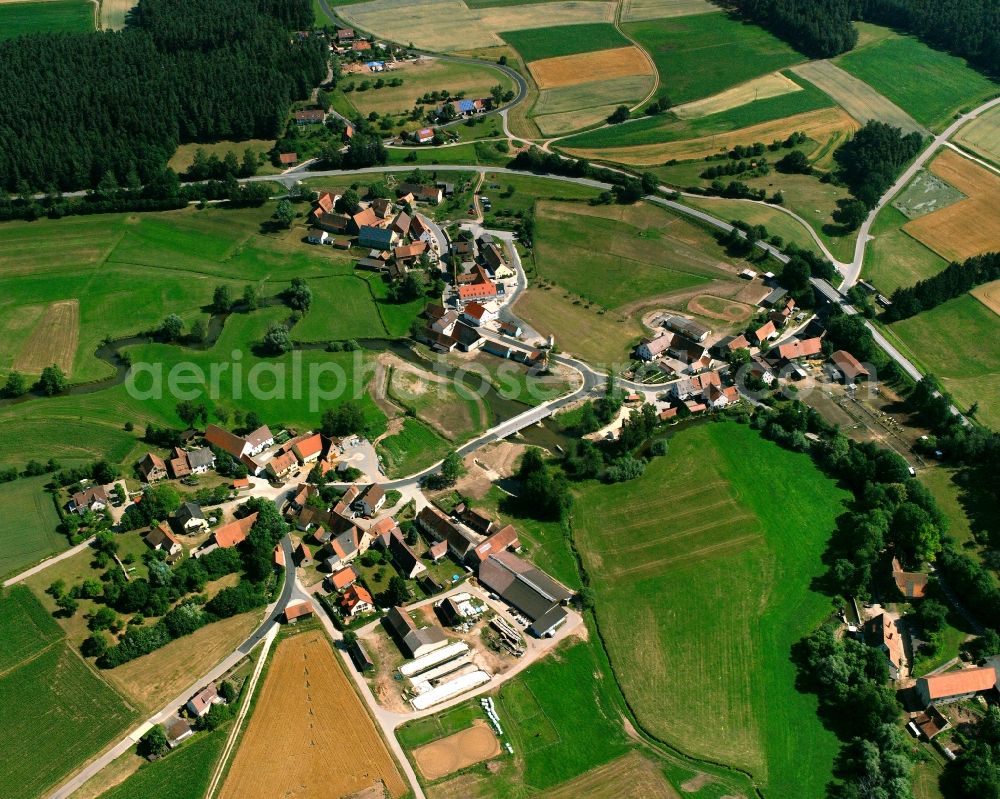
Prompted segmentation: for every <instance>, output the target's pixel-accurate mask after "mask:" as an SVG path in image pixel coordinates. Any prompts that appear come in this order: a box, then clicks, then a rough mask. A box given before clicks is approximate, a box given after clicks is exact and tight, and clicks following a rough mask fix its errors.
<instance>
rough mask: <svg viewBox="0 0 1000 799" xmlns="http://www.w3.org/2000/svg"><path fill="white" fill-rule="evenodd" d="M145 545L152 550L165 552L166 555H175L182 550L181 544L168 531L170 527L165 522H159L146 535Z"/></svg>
mask: <svg viewBox="0 0 1000 799" xmlns="http://www.w3.org/2000/svg"><path fill="white" fill-rule="evenodd" d="M146 543H147V544H149V546H150V547H152V548H153V549H155V550H160V551H162V552H166V553H167V554H168V555H176V554H177V553H178V552H180V551H181V549H183V547H182V546H181V542H180V541H178V540H177V538H176V536H174V534H173V533H172V532H171V530H170V525H168V524H167V523H166V522H160V523H159V524H158V525H157V526H156V527H154V528H153V529H152V530H150V531H149V532H148V533H147V534H146Z"/></svg>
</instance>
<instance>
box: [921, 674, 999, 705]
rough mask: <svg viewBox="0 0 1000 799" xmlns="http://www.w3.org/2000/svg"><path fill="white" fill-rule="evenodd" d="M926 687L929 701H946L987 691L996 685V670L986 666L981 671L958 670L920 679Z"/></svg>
mask: <svg viewBox="0 0 1000 799" xmlns="http://www.w3.org/2000/svg"><path fill="white" fill-rule="evenodd" d="M920 679H921V681H923V682H924V683H925V684H926V685H927V695H928V696H929V697H930V698H931V699H946V698H948V697H949V696H961V695H962V694H971V693H976V692H978V691H988V690H989V689H990V688H992V687H993V686H995V685H996V683H997V673H996V669H994V668H993V667H992V666H987V667H985V668H981V669H960V670H959V671H949V672H947V673H945V674H934V675H932V676H930V677H921V678H920Z"/></svg>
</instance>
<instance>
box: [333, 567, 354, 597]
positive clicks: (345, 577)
mask: <svg viewBox="0 0 1000 799" xmlns="http://www.w3.org/2000/svg"><path fill="white" fill-rule="evenodd" d="M357 579H358V573H357V572H356V571H355V570H354V567H353V566H348V567H347V568H346V569H341V570H340V571H339V572H334V573H333V574H331V575H330V585H332V586H333V589H334V590H335V591H340V590H341V589H342V588H347V587H348V586H349V585H350V584H351V583H353V582H355V581H357Z"/></svg>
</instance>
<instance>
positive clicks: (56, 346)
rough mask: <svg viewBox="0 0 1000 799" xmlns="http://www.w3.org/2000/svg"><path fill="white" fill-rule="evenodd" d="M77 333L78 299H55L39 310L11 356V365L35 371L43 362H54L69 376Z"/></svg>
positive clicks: (32, 372) (78, 333)
mask: <svg viewBox="0 0 1000 799" xmlns="http://www.w3.org/2000/svg"><path fill="white" fill-rule="evenodd" d="M79 337H80V303H79V301H78V300H75V299H72V300H62V301H61V302H54V303H52V304H51V305H49V306H48V307H47V308H45V309H44V310H43V311H42V314H41V318H39V320H38V322H37V323H36V324H35V326H34V329H33V330H32V331H31V334H30V335H29V336H28V340H27V341H25V342H24V346H23V347H22V348H21V351H20V352H19V353H18V355H17V358H15V360H14V369H16V370H17V371H19V372H26V373H28V374H31V375H37V374H40V373H41V371H42V370H43V369H44V368H45V367H46V366H49V365H50V364H56V365H57V366H58V367H59V368H60V369H62V370H63V372H64V373H65V374H66V375H67V376H71V375H72V373H73V358H74V356H75V355H76V347H77V340H78V339H79Z"/></svg>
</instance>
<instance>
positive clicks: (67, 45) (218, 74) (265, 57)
mask: <svg viewBox="0 0 1000 799" xmlns="http://www.w3.org/2000/svg"><path fill="white" fill-rule="evenodd" d="M311 24H312V7H311V5H310V3H309V0H283V2H280V3H279V2H277V0H198V2H193V0H140V3H139V6H138V7H137V10H136V12H135V14H134V17H133V20H132V21H131V23H130V27H128V28H127V29H126V30H124V31H121V32H94V33H82V34H35V35H31V36H22V37H18V38H15V39H10V40H7V41H3V42H0V64H3V69H2V70H0V188H4V189H6V190H8V191H19V192H23V191H26V190H51V189H58V190H64V191H66V190H73V189H80V188H90V187H93V186H96V185H97V184H98V182H99V181H100V180H101V179H102V178H103V177H105V175H106V174H107V173H109V172H110V173H111V175H112V176H113V177H114V178H115V179H116V180H117V181H118V182H119V183H120V184H121V185H134V184H135V183H136V182H142V183H146V182H148V181H150V180H152V179H153V178H154V177H155V176H156V175H158V174H159V173H160V172H161V171H162V170H163V168H164V167H165V165H166V163H167V161H168V160H169V158H170V156H171V155H172V154H173V152H174V150H175V149H176V147H177V145H178V144H179V143H181V142H188V141H195V142H209V141H216V140H219V139H235V140H240V139H247V138H268V137H274V136H276V135H278V133H280V130H281V127H282V124H283V121H284V118H285V116H286V115H287V113H288V110H289V107H290V104H291V102H292V100H293V99H298V98H305V97H307V96H308V93H309V91H310V89H311V88H312V87H313V86H315V85H317V84H318V83H319V82H320V81H322V79H323V78H324V76H325V75H326V52H325V43H324V42H323V41H322V40H319V39H315V38H311V39H306V40H304V41H297V40H294V39H293V37H292V36H291V35H290V28H307V27H309V26H311Z"/></svg>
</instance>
